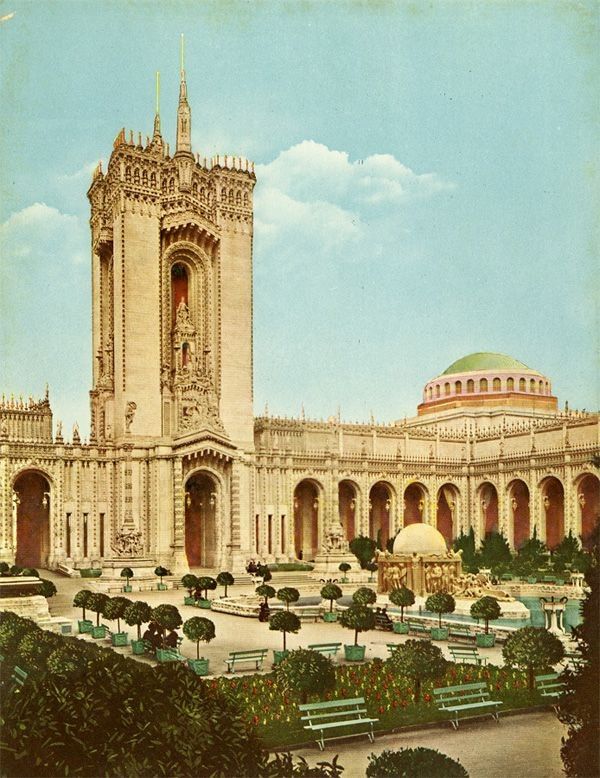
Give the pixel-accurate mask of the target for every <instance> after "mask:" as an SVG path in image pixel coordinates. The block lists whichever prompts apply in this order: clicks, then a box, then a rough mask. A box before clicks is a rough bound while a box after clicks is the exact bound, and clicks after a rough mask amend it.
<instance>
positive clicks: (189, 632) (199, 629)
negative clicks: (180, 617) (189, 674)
mask: <svg viewBox="0 0 600 778" xmlns="http://www.w3.org/2000/svg"><path fill="white" fill-rule="evenodd" d="M183 634H184V635H185V636H186V638H188V640H191V641H192V642H193V643H195V644H196V659H200V641H201V640H202V641H203V642H204V643H210V641H211V640H214V638H215V625H214V622H212V621H211V620H210V619H205V618H203V617H202V616H193V617H192V618H191V619H188V620H187V621H184V622H183Z"/></svg>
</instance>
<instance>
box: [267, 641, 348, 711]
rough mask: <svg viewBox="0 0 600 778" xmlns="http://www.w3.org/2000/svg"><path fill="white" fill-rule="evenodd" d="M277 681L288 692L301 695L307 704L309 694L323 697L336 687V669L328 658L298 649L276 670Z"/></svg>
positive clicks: (316, 652)
mask: <svg viewBox="0 0 600 778" xmlns="http://www.w3.org/2000/svg"><path fill="white" fill-rule="evenodd" d="M275 679H276V682H277V684H278V685H279V686H281V687H282V688H283V689H284V691H286V692H292V693H293V692H295V693H297V694H299V695H300V702H301V703H303V704H304V703H306V702H307V700H308V695H309V694H311V695H312V694H315V695H318V696H319V697H322V696H323V695H324V694H325V692H328V691H330V690H331V689H333V687H334V686H335V668H334V666H333V663H332V661H331V659H330V658H329V657H328V656H323V654H319V652H318V651H311V650H310V649H307V648H298V649H296V650H295V651H290V653H289V655H288V656H287V658H286V659H284V661H283V662H282V663H281V664H280V665H277V667H276V668H275Z"/></svg>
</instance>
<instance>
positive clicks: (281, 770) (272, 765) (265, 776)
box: [261, 751, 344, 778]
mask: <svg viewBox="0 0 600 778" xmlns="http://www.w3.org/2000/svg"><path fill="white" fill-rule="evenodd" d="M294 759H295V760H296V761H295V762H294ZM337 760H338V757H337V754H336V755H335V756H334V757H333V759H332V761H331V762H325V761H323V762H317V764H316V765H315V766H314V767H310V766H309V764H308V762H307V761H306V759H305V758H304V757H303V756H297V757H293V756H292V755H291V754H290V752H289V751H287V752H286V753H284V754H275V755H274V757H273V758H272V759H271V761H270V762H269V763H268V765H267V766H266V770H265V772H263V773H262V774H261V778H293V777H294V776H303V778H339V776H340V775H341V774H342V773H343V772H344V768H343V767H342V766H341V765H338V763H337Z"/></svg>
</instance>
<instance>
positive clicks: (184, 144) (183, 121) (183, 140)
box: [176, 33, 192, 154]
mask: <svg viewBox="0 0 600 778" xmlns="http://www.w3.org/2000/svg"><path fill="white" fill-rule="evenodd" d="M179 59H180V62H179V67H180V74H181V82H180V84H179V106H178V107H177V149H176V153H181V152H184V153H185V154H191V151H192V137H191V136H192V112H191V111H190V106H189V103H188V101H187V84H186V82H185V62H184V38H183V33H181V42H180V50H179Z"/></svg>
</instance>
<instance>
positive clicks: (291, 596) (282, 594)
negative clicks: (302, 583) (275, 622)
mask: <svg viewBox="0 0 600 778" xmlns="http://www.w3.org/2000/svg"><path fill="white" fill-rule="evenodd" d="M277 599H278V600H281V602H285V605H286V608H287V610H289V609H290V603H291V602H298V600H299V599H300V592H299V591H298V589H294V588H293V587H292V586H284V587H283V589H279V590H278V592H277Z"/></svg>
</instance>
